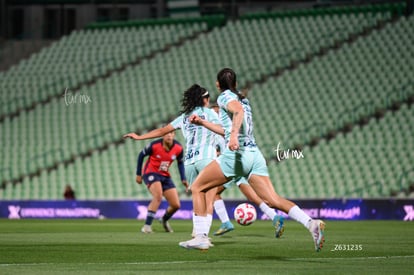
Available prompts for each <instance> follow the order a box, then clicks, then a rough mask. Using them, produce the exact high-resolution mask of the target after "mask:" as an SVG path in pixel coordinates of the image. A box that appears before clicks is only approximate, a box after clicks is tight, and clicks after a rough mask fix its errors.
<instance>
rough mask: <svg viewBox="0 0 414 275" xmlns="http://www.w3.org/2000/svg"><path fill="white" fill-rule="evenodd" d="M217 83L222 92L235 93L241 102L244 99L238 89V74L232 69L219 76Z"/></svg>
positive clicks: (222, 72) (225, 70)
mask: <svg viewBox="0 0 414 275" xmlns="http://www.w3.org/2000/svg"><path fill="white" fill-rule="evenodd" d="M217 82H218V84H219V87H220V90H221V91H222V92H223V91H225V90H230V91H231V92H232V93H235V94H236V95H237V96H238V97H239V99H240V100H242V99H244V98H245V96H244V95H243V94H242V93H240V92H239V91H238V90H237V89H236V73H235V72H234V71H233V70H232V69H230V68H224V69H222V70H220V71H219V72H218V74H217Z"/></svg>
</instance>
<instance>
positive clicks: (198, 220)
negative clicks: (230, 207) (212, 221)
mask: <svg viewBox="0 0 414 275" xmlns="http://www.w3.org/2000/svg"><path fill="white" fill-rule="evenodd" d="M207 219H208V218H207V217H206V216H196V215H194V216H193V225H194V231H195V234H196V236H199V235H206V236H207V234H208V231H209V229H208V220H207Z"/></svg>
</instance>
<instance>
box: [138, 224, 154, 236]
mask: <svg viewBox="0 0 414 275" xmlns="http://www.w3.org/2000/svg"><path fill="white" fill-rule="evenodd" d="M141 232H142V233H146V234H148V233H152V228H151V225H148V224H144V226H143V227H142V228H141Z"/></svg>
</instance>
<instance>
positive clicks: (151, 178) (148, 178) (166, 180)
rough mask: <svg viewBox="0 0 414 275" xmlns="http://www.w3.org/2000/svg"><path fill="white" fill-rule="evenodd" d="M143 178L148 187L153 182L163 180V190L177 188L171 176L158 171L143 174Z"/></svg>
mask: <svg viewBox="0 0 414 275" xmlns="http://www.w3.org/2000/svg"><path fill="white" fill-rule="evenodd" d="M142 179H143V180H144V182H145V184H146V185H147V187H148V188H149V187H150V185H151V184H153V183H154V182H156V181H159V182H161V186H162V191H165V190H168V189H171V188H175V184H174V182H173V181H172V179H171V178H170V177H164V176H162V175H160V174H157V173H149V174H145V175H143V176H142Z"/></svg>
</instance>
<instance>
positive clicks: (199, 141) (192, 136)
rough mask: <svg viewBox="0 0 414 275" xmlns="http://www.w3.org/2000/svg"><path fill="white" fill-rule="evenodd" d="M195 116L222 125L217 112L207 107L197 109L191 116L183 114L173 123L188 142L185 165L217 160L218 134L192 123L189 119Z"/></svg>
mask: <svg viewBox="0 0 414 275" xmlns="http://www.w3.org/2000/svg"><path fill="white" fill-rule="evenodd" d="M193 114H196V115H198V116H199V117H200V118H201V119H204V120H208V121H210V122H212V123H216V124H219V123H220V121H219V119H218V115H217V114H216V112H214V111H213V110H211V109H209V108H206V107H196V108H195V109H194V110H193V111H192V112H191V113H190V114H188V115H186V114H181V115H180V116H179V117H177V118H176V119H174V120H173V121H172V122H171V125H172V126H173V127H174V129H181V131H182V133H183V136H184V138H185V140H186V146H185V149H186V154H185V160H184V164H185V165H188V164H191V163H194V162H196V161H199V160H205V159H215V158H216V147H215V146H216V134H215V133H214V132H212V131H210V130H208V129H207V128H205V127H203V126H200V125H195V124H192V123H190V121H189V120H188V119H189V117H190V116H191V115H193Z"/></svg>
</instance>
